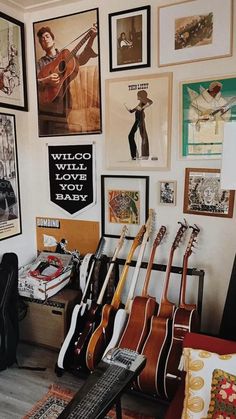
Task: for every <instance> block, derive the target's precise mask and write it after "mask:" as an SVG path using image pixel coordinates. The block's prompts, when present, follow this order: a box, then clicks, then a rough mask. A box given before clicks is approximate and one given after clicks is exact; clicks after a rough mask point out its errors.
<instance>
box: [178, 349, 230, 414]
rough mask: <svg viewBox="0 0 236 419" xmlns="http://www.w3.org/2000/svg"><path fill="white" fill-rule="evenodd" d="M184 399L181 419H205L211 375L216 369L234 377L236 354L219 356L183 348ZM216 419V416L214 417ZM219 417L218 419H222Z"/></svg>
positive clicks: (209, 399)
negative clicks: (227, 372) (228, 372)
mask: <svg viewBox="0 0 236 419" xmlns="http://www.w3.org/2000/svg"><path fill="white" fill-rule="evenodd" d="M183 359H184V369H185V371H186V378H185V398H184V407H183V412H182V417H181V418H182V419H205V418H207V413H208V407H209V405H210V401H211V382H212V373H213V371H214V370H215V369H216V368H219V369H222V370H224V371H230V373H232V374H235V375H236V354H230V355H219V354H216V353H213V352H208V351H204V350H201V349H191V348H184V351H183ZM216 417H217V416H216ZM223 418H224V417H222V418H221V417H220V416H219V419H223Z"/></svg>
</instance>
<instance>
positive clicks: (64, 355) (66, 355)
mask: <svg viewBox="0 0 236 419" xmlns="http://www.w3.org/2000/svg"><path fill="white" fill-rule="evenodd" d="M104 245H105V239H104V237H102V238H101V239H100V241H99V244H98V247H97V250H96V252H95V254H94V258H93V261H92V264H91V266H90V270H89V274H88V278H87V281H86V285H85V288H84V292H83V295H82V299H81V302H80V304H76V305H75V307H74V309H73V312H72V316H71V323H70V327H69V330H68V333H67V335H66V337H65V340H64V342H63V344H62V347H61V349H60V352H59V355H58V360H57V364H56V366H55V371H56V373H57V374H58V375H59V374H60V372H62V371H63V370H64V369H70V368H71V366H72V364H73V354H74V345H75V342H76V340H77V339H78V336H79V335H80V333H82V331H83V327H84V325H85V321H86V316H85V315H86V312H87V311H88V310H89V308H90V306H91V304H92V301H91V300H90V299H89V298H88V292H89V286H90V285H91V278H92V274H93V271H94V266H95V263H96V260H98V259H100V257H101V255H102V252H103V248H104Z"/></svg>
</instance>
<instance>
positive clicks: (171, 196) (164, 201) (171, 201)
mask: <svg viewBox="0 0 236 419" xmlns="http://www.w3.org/2000/svg"><path fill="white" fill-rule="evenodd" d="M176 187H177V182H176V180H159V182H158V204H159V205H173V206H174V205H176Z"/></svg>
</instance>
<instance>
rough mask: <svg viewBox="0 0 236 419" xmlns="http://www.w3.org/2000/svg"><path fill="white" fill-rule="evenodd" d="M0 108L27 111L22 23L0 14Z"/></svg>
mask: <svg viewBox="0 0 236 419" xmlns="http://www.w3.org/2000/svg"><path fill="white" fill-rule="evenodd" d="M0 32H1V42H0V106H2V107H4V108H11V109H17V110H21V111H28V101H27V85H26V65H25V34H24V23H23V22H20V21H19V20H16V19H14V18H12V17H11V16H8V15H5V14H4V13H2V12H0Z"/></svg>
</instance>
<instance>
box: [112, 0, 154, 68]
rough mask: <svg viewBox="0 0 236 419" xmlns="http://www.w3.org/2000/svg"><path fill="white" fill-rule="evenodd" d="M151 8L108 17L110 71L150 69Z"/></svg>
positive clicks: (118, 13) (141, 8)
mask: <svg viewBox="0 0 236 419" xmlns="http://www.w3.org/2000/svg"><path fill="white" fill-rule="evenodd" d="M150 11H151V7H150V6H143V7H137V8H135V9H129V10H123V11H119V12H116V13H110V14H109V15H108V21H109V52H110V56H109V61H110V71H120V70H129V69H135V68H142V67H150V62H151V57H150V51H151V45H150V42H151V37H150V33H151V26H150V25H151V23H150V22H151V21H150Z"/></svg>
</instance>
